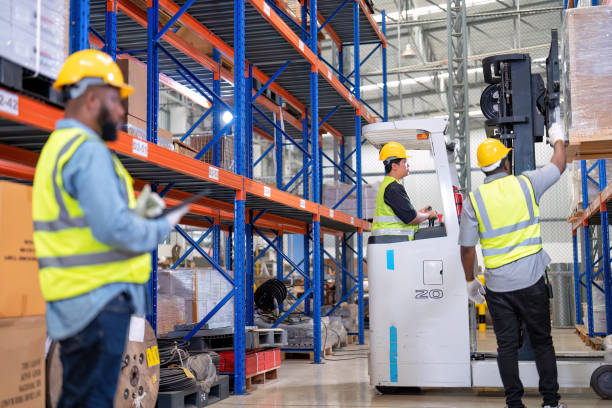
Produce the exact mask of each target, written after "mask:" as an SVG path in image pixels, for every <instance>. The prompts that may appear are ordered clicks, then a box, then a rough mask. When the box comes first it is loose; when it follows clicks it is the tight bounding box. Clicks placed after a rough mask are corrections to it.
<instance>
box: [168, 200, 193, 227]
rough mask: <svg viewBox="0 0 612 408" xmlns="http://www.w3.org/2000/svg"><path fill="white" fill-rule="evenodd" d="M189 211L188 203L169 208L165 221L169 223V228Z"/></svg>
mask: <svg viewBox="0 0 612 408" xmlns="http://www.w3.org/2000/svg"><path fill="white" fill-rule="evenodd" d="M188 212H189V205H181V206H179V207H177V209H176V210H170V211H169V212H168V214H166V216H165V217H166V221H168V224H170V229H172V228H174V226H175V225H176V224H178V223H179V222H180V221H181V218H183V215H185V214H187V213H188Z"/></svg>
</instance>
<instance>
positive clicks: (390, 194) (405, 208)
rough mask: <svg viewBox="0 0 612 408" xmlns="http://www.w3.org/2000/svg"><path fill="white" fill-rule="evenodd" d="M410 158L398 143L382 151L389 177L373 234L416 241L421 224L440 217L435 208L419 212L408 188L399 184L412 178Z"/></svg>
mask: <svg viewBox="0 0 612 408" xmlns="http://www.w3.org/2000/svg"><path fill="white" fill-rule="evenodd" d="M408 157H409V156H408V155H407V154H406V149H405V148H404V146H402V145H401V144H400V143H398V142H389V143H387V144H385V145H384V146H383V147H382V149H380V156H379V160H381V161H382V162H383V163H384V165H385V178H384V179H383V182H382V184H381V185H380V189H379V190H378V195H377V196H376V210H375V212H374V222H373V223H372V235H377V236H378V235H400V236H401V235H407V236H408V239H409V240H410V241H412V240H413V239H414V234H415V233H416V232H417V231H418V229H419V223H420V222H422V221H425V220H426V219H435V218H436V217H437V216H438V213H437V212H436V211H434V210H431V207H425V208H424V209H422V210H420V211H416V210H415V209H414V207H413V206H412V203H411V202H410V198H408V194H406V189H404V186H403V185H401V184H400V183H399V181H400V180H401V179H403V178H404V177H406V176H407V175H408V172H409V169H410V166H409V165H408V162H407V161H406V159H407V158H408Z"/></svg>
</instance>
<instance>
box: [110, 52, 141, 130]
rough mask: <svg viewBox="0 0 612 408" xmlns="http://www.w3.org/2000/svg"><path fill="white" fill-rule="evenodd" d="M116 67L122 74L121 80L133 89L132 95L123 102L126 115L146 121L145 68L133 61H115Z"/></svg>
mask: <svg viewBox="0 0 612 408" xmlns="http://www.w3.org/2000/svg"><path fill="white" fill-rule="evenodd" d="M117 65H119V68H120V69H121V72H122V73H123V80H124V81H125V82H127V83H128V84H130V85H131V86H133V87H134V93H132V94H131V95H130V96H128V98H127V99H126V100H125V101H124V102H123V103H124V107H125V110H126V112H127V114H128V115H131V116H133V117H135V118H137V119H140V120H144V121H146V120H147V67H146V65H145V64H143V63H141V62H139V61H136V60H134V59H117Z"/></svg>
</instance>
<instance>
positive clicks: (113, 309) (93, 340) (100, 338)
mask: <svg viewBox="0 0 612 408" xmlns="http://www.w3.org/2000/svg"><path fill="white" fill-rule="evenodd" d="M131 314H132V302H131V300H130V299H129V298H128V297H127V296H126V295H124V294H121V295H119V296H117V297H115V298H114V299H112V300H111V301H110V302H109V303H108V304H107V305H106V306H105V307H104V308H103V309H102V311H101V312H100V313H99V314H98V316H96V318H95V319H94V320H93V321H92V322H91V323H90V324H89V325H88V326H87V327H86V328H85V329H83V330H82V331H80V332H79V333H77V334H76V335H74V336H72V337H69V338H67V339H65V340H62V341H60V346H61V347H60V358H61V361H62V369H63V378H62V395H61V397H60V400H59V404H58V408H69V407H87V408H98V407H112V406H113V405H114V404H113V401H114V399H115V390H116V389H117V381H118V379H119V371H120V368H121V360H122V358H123V351H124V350H125V339H126V337H127V332H128V329H129V326H130V316H131Z"/></svg>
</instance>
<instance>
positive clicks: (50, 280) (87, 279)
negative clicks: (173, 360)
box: [32, 129, 151, 301]
mask: <svg viewBox="0 0 612 408" xmlns="http://www.w3.org/2000/svg"><path fill="white" fill-rule="evenodd" d="M85 140H87V136H85V135H83V132H82V131H81V130H80V129H61V130H57V131H55V132H53V133H52V134H51V136H50V137H49V140H48V141H47V143H46V144H45V147H44V148H43V151H42V152H41V155H40V158H39V160H38V163H37V166H36V174H35V177H34V188H33V192H32V196H33V210H32V212H33V218H34V245H35V249H36V256H37V258H38V262H39V268H40V271H39V274H40V285H41V289H42V292H43V296H44V297H45V299H46V300H47V301H54V300H60V299H65V298H69V297H74V296H78V295H81V294H84V293H87V292H90V291H92V290H94V289H96V288H98V287H100V286H103V285H106V284H108V283H113V282H132V283H145V282H146V281H147V280H148V279H149V275H150V271H151V256H150V254H148V253H145V254H139V253H130V252H126V251H122V250H118V249H117V248H114V247H111V246H108V245H106V244H104V243H102V242H100V241H98V240H97V239H96V238H95V237H94V236H93V234H92V231H91V229H90V227H89V224H88V223H87V220H86V219H85V216H84V214H83V211H82V209H81V207H80V206H79V203H78V201H77V200H76V199H74V198H73V197H71V196H70V195H68V193H67V192H66V190H65V189H64V185H63V179H62V170H63V167H64V165H65V164H66V163H67V162H68V160H69V159H70V158H71V157H72V155H73V154H74V152H75V151H76V149H77V148H78V147H79V146H80V145H81V144H82V143H83V142H84V141H85ZM113 165H114V169H115V172H116V175H117V177H118V179H119V180H120V182H121V183H122V185H123V186H124V188H125V191H126V193H127V197H126V199H127V201H128V205H129V207H130V208H133V207H134V205H135V202H136V200H135V196H134V190H133V187H132V183H133V181H132V179H131V177H130V176H129V174H128V172H127V170H125V168H124V167H123V165H122V164H121V162H120V161H119V159H117V158H116V157H114V156H113Z"/></svg>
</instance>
